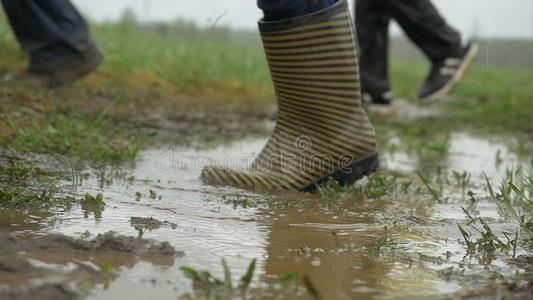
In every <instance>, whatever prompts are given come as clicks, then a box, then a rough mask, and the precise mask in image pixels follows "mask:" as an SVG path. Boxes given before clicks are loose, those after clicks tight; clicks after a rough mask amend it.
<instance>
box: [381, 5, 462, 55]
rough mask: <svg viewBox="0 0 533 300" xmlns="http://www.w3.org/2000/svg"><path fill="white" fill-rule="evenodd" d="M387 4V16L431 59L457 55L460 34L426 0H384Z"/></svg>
mask: <svg viewBox="0 0 533 300" xmlns="http://www.w3.org/2000/svg"><path fill="white" fill-rule="evenodd" d="M388 4H389V11H390V13H391V16H392V17H393V18H394V19H395V20H396V21H397V22H398V23H399V24H400V26H401V27H402V28H403V30H404V31H405V33H406V34H407V35H408V36H409V38H410V39H411V40H412V41H413V42H414V43H415V44H416V45H417V46H418V47H419V48H420V49H421V50H422V51H423V52H424V53H425V54H426V56H427V57H428V58H429V59H430V60H431V61H432V62H439V61H442V60H444V59H446V58H447V57H450V56H455V55H459V54H460V51H461V34H460V33H459V32H457V31H456V30H455V29H453V28H452V27H450V26H449V25H448V24H447V23H446V21H445V20H444V18H443V17H442V16H441V15H440V14H439V12H438V11H437V9H436V8H435V6H433V4H432V3H431V1H430V0H388Z"/></svg>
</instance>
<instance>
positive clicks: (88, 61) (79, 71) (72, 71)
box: [3, 47, 104, 87]
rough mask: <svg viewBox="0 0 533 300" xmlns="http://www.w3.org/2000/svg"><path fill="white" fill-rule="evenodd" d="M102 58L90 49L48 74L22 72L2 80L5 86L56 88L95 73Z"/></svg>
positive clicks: (95, 49)
mask: <svg viewBox="0 0 533 300" xmlns="http://www.w3.org/2000/svg"><path fill="white" fill-rule="evenodd" d="M103 59H104V56H103V54H102V52H101V51H100V50H99V49H98V48H97V47H90V48H89V49H87V51H85V52H84V53H83V54H82V56H81V57H80V58H79V59H75V60H70V61H67V62H65V63H63V64H61V65H59V66H58V67H57V69H55V70H53V71H50V72H36V71H24V72H21V73H18V74H9V75H7V76H5V77H4V78H3V82H4V83H5V84H13V85H24V86H46V87H57V86H62V85H68V84H72V83H74V82H75V81H77V80H79V79H81V78H83V77H85V76H87V75H89V74H90V73H92V72H93V71H95V70H96V69H97V68H98V66H100V64H101V63H102V61H103Z"/></svg>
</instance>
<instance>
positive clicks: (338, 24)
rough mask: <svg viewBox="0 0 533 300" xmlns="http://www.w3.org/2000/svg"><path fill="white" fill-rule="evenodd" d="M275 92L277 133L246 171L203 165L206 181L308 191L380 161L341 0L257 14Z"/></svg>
mask: <svg viewBox="0 0 533 300" xmlns="http://www.w3.org/2000/svg"><path fill="white" fill-rule="evenodd" d="M259 29H260V31H261V35H262V38H263V44H264V48H265V51H266V56H267V59H268V63H269V66H270V71H271V74H272V78H273V81H274V86H275V90H276V95H277V98H278V106H279V109H278V117H277V124H276V127H275V129H274V133H273V135H272V137H271V138H270V140H269V141H268V142H267V144H266V146H265V147H264V148H263V150H262V151H261V153H260V154H259V155H258V157H257V158H256V159H255V161H254V162H253V163H252V165H251V166H250V167H249V168H248V169H246V170H231V169H227V168H222V167H206V168H205V169H204V170H203V171H202V179H203V180H204V181H205V182H207V183H210V184H220V185H231V186H237V187H242V188H249V189H261V190H295V191H304V192H307V191H312V190H314V189H315V188H316V187H317V185H318V184H320V183H322V182H324V181H326V180H328V179H329V178H333V179H335V180H337V181H338V182H339V183H341V184H352V183H353V182H355V181H356V180H358V179H360V178H362V177H363V176H364V175H368V174H370V173H372V172H374V171H375V170H376V169H377V167H378V154H377V152H376V139H375V135H374V129H373V127H372V124H371V123H370V121H369V119H368V116H367V114H366V112H365V110H364V109H363V107H362V105H361V93H360V81H359V67H358V55H357V52H356V41H355V38H354V30H353V25H352V20H351V17H350V13H349V10H348V4H347V1H346V0H341V1H338V2H337V3H336V4H334V5H333V6H331V7H330V8H328V9H325V10H322V11H318V12H316V13H313V14H310V15H306V16H301V17H296V18H292V19H287V20H282V21H274V22H267V21H260V22H259Z"/></svg>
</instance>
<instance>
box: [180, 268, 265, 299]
mask: <svg viewBox="0 0 533 300" xmlns="http://www.w3.org/2000/svg"><path fill="white" fill-rule="evenodd" d="M256 261H257V260H255V259H254V260H252V261H251V262H250V264H249V265H248V269H247V271H246V273H245V274H244V275H243V276H242V277H241V279H240V280H239V285H238V286H234V285H233V282H232V279H231V270H230V268H229V267H228V264H227V262H226V260H225V259H222V268H223V270H224V279H223V280H222V279H218V278H216V277H214V276H213V275H211V273H209V272H208V271H197V270H195V269H193V268H189V267H181V268H180V270H181V271H182V272H183V275H185V277H187V278H189V279H190V280H192V282H193V287H194V288H195V289H197V290H202V291H203V292H207V293H208V294H209V295H231V294H232V293H233V292H234V290H239V291H240V292H241V293H245V292H246V290H247V289H248V288H249V287H250V284H251V282H252V278H253V276H254V272H255V265H256Z"/></svg>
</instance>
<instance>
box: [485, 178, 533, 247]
mask: <svg viewBox="0 0 533 300" xmlns="http://www.w3.org/2000/svg"><path fill="white" fill-rule="evenodd" d="M520 173H521V171H520V170H517V171H515V172H513V171H509V172H508V175H507V178H506V180H505V182H504V183H502V184H501V185H500V186H498V190H497V191H496V190H495V189H494V187H493V186H492V184H491V183H490V181H489V179H488V176H487V175H486V174H484V176H485V180H486V183H487V189H488V191H489V197H490V199H491V201H493V202H494V203H496V205H498V208H499V211H500V213H501V214H502V215H503V216H505V217H508V216H510V217H511V218H512V219H514V220H515V221H516V222H517V223H518V224H519V225H520V228H521V229H522V231H523V232H524V233H525V234H526V235H527V236H528V238H529V240H530V242H531V243H532V244H533V175H529V176H523V177H521V178H519V179H516V178H515V174H520Z"/></svg>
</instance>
